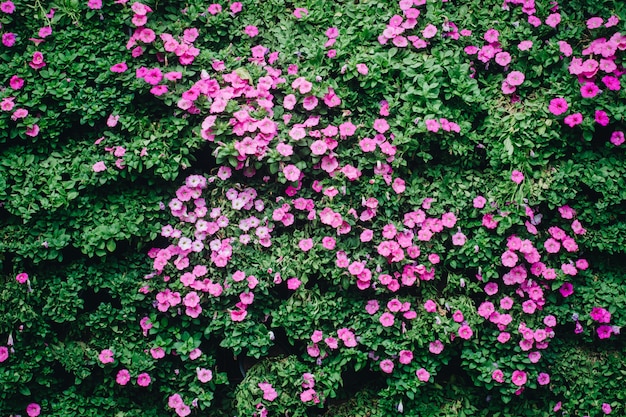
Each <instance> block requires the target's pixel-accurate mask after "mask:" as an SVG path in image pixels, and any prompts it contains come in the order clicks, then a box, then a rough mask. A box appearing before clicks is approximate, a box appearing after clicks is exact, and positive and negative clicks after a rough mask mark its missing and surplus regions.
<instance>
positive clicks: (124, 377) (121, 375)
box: [115, 369, 130, 385]
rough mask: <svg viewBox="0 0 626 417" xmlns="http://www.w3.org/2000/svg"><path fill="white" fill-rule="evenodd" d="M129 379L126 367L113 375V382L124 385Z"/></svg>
mask: <svg viewBox="0 0 626 417" xmlns="http://www.w3.org/2000/svg"><path fill="white" fill-rule="evenodd" d="M129 381H130V372H128V369H120V370H119V371H118V373H117V375H116V377H115V382H117V383H118V384H120V385H126V384H128V382H129Z"/></svg>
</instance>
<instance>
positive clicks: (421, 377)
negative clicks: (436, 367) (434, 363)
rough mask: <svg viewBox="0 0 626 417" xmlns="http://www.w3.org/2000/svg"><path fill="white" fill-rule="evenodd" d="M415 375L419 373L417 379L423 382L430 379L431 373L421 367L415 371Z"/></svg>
mask: <svg viewBox="0 0 626 417" xmlns="http://www.w3.org/2000/svg"><path fill="white" fill-rule="evenodd" d="M415 375H417V379H419V380H420V381H422V382H428V380H429V379H430V373H429V372H428V371H427V370H426V369H424V368H420V369H418V370H417V371H415Z"/></svg>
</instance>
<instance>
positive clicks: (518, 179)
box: [511, 169, 524, 184]
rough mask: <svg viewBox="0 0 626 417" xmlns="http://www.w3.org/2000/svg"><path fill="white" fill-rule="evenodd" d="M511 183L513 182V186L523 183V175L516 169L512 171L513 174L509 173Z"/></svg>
mask: <svg viewBox="0 0 626 417" xmlns="http://www.w3.org/2000/svg"><path fill="white" fill-rule="evenodd" d="M511 181H513V182H514V183H515V184H521V183H522V181H524V174H522V173H521V172H520V171H518V170H516V169H515V170H513V172H512V173H511Z"/></svg>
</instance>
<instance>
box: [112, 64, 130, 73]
mask: <svg viewBox="0 0 626 417" xmlns="http://www.w3.org/2000/svg"><path fill="white" fill-rule="evenodd" d="M127 69H128V65H126V62H120V63H119V64H115V65H113V66H111V72H117V73H121V72H124V71H126V70H127Z"/></svg>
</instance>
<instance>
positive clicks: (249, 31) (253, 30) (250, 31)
mask: <svg viewBox="0 0 626 417" xmlns="http://www.w3.org/2000/svg"><path fill="white" fill-rule="evenodd" d="M244 33H245V34H246V35H248V36H250V37H251V38H254V37H255V36H256V35H258V34H259V28H257V27H256V26H252V25H248V26H246V27H245V29H244Z"/></svg>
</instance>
